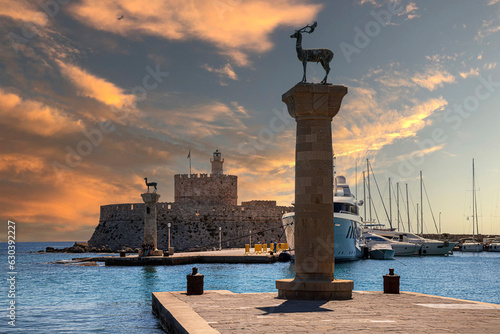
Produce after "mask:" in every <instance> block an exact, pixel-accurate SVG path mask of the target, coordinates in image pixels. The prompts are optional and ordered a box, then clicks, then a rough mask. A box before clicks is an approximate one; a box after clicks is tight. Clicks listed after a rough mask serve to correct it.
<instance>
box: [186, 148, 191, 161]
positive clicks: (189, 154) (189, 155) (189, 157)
mask: <svg viewBox="0 0 500 334" xmlns="http://www.w3.org/2000/svg"><path fill="white" fill-rule="evenodd" d="M186 159H191V149H189V153H188V156H187V157H186Z"/></svg>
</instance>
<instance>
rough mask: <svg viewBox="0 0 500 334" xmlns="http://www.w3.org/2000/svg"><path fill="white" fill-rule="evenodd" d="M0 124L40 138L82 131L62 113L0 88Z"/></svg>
mask: <svg viewBox="0 0 500 334" xmlns="http://www.w3.org/2000/svg"><path fill="white" fill-rule="evenodd" d="M0 105H2V106H3V107H2V108H0V124H4V125H7V126H9V127H10V128H16V129H20V130H22V131H25V132H27V133H34V134H37V135H40V136H59V135H62V134H66V133H71V132H74V131H79V130H81V129H83V125H82V124H81V122H80V121H79V120H74V119H72V118H71V117H70V116H69V115H67V114H65V113H64V112H63V111H61V110H59V109H57V108H53V107H50V106H48V105H46V104H43V103H41V102H38V101H34V100H25V99H24V100H23V99H22V98H21V97H20V96H19V95H17V94H14V93H10V92H6V91H5V90H3V89H1V88H0Z"/></svg>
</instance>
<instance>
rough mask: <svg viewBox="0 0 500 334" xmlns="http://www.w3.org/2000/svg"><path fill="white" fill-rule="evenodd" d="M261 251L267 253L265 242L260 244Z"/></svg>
mask: <svg viewBox="0 0 500 334" xmlns="http://www.w3.org/2000/svg"><path fill="white" fill-rule="evenodd" d="M262 253H267V244H263V245H262Z"/></svg>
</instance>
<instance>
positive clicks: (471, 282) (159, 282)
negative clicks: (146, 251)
mask: <svg viewBox="0 0 500 334" xmlns="http://www.w3.org/2000/svg"><path fill="white" fill-rule="evenodd" d="M16 245H17V244H16ZM46 245H52V246H54V247H57V248H63V247H68V246H71V245H72V243H66V244H64V243H59V244H58V243H50V244H49V243H19V245H18V250H19V253H17V258H16V265H17V271H18V280H17V281H16V287H19V289H18V291H17V293H16V298H17V300H16V305H18V306H19V308H18V309H17V311H18V312H19V313H18V314H20V315H22V317H20V318H19V322H17V323H16V327H18V328H17V329H18V330H19V332H20V333H21V332H22V333H50V332H60V333H62V332H64V333H74V332H80V333H96V332H98V333H109V334H111V333H113V334H114V333H158V334H161V333H164V332H163V331H162V330H161V329H160V328H159V325H158V319H156V318H155V317H154V316H153V315H152V312H151V293H152V292H156V291H158V292H160V291H186V275H188V274H190V273H191V272H192V268H193V267H194V266H196V267H198V272H199V273H200V274H203V275H204V288H205V290H230V291H232V292H235V293H239V292H274V293H276V292H277V291H276V287H275V281H276V279H281V278H293V277H294V275H295V273H294V265H293V264H291V263H274V264H190V265H179V266H158V267H153V266H148V267H101V266H99V267H79V266H66V265H56V264H49V262H53V261H60V260H68V259H71V258H74V257H86V256H89V254H61V253H48V254H34V253H28V252H27V251H37V250H40V249H44V248H45V247H46ZM6 250H7V244H6V243H0V262H1V263H7V259H6V254H7V251H6ZM389 268H394V269H395V273H396V274H397V275H400V276H401V290H402V291H414V292H422V293H428V294H435V295H440V296H446V297H454V298H462V299H469V300H477V301H483V302H489V303H496V304H500V293H499V292H500V287H499V286H498V283H497V280H498V277H499V276H500V253H486V252H483V253H478V254H475V253H459V252H457V253H455V254H454V255H453V256H449V257H432V256H422V257H408V258H399V259H398V261H379V260H361V261H356V262H350V263H339V264H336V265H335V278H337V279H350V280H354V289H355V290H372V291H373V290H378V291H381V290H382V285H383V284H382V283H383V282H382V281H383V278H382V277H383V275H385V274H387V273H388V270H389ZM5 288H6V285H5V284H4V285H2V286H0V292H2V293H4V295H6V291H5ZM0 314H2V313H0ZM111 323H112V324H113V326H110V325H109V324H111Z"/></svg>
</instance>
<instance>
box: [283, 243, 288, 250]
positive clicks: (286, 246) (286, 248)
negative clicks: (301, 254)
mask: <svg viewBox="0 0 500 334" xmlns="http://www.w3.org/2000/svg"><path fill="white" fill-rule="evenodd" d="M283 250H288V242H285V247H284V249H283Z"/></svg>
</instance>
